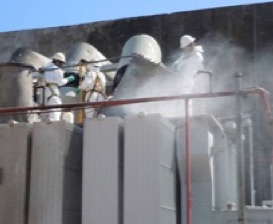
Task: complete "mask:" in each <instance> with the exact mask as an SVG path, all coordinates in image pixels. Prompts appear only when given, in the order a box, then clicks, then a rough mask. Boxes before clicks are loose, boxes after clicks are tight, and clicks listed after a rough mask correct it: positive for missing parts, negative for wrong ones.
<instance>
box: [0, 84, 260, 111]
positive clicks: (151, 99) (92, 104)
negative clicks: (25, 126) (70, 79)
mask: <svg viewBox="0 0 273 224" xmlns="http://www.w3.org/2000/svg"><path fill="white" fill-rule="evenodd" d="M262 91H263V90H262V89H258V88H254V89H247V90H242V91H241V92H242V94H251V93H259V94H261V93H262ZM235 94H236V93H235V92H234V91H227V92H218V93H202V94H182V95H176V96H162V97H148V98H135V99H123V100H115V101H104V102H84V103H72V104H59V105H46V106H33V107H5V108H0V114H1V113H13V112H28V111H38V110H50V109H57V108H60V109H62V108H66V109H73V108H83V107H94V108H101V107H113V106H119V105H126V104H135V103H146V102H158V101H171V100H179V99H180V100H181V99H184V100H185V99H197V98H213V97H223V96H234V95H235Z"/></svg>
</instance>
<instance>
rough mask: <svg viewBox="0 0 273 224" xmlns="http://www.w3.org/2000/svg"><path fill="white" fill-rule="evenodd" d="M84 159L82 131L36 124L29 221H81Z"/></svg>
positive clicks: (60, 124) (56, 124)
mask: <svg viewBox="0 0 273 224" xmlns="http://www.w3.org/2000/svg"><path fill="white" fill-rule="evenodd" d="M81 159H82V133H81V130H79V129H76V128H75V127H74V126H71V125H69V124H66V123H65V122H54V123H51V124H45V123H35V124H34V127H33V146H32V163H31V187H30V190H31V193H30V211H29V224H37V223H38V224H48V223H54V224H67V223H69V224H70V223H71V224H72V223H73V224H80V213H81V210H80V209H81ZM67 220H70V221H69V222H67ZM72 220H74V221H73V222H71V221H72Z"/></svg>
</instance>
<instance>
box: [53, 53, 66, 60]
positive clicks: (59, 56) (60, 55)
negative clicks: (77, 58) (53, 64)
mask: <svg viewBox="0 0 273 224" xmlns="http://www.w3.org/2000/svg"><path fill="white" fill-rule="evenodd" d="M52 59H54V60H57V61H61V62H64V63H65V62H66V59H65V55H64V54H63V53H62V52H57V53H55V54H54V55H53V57H52Z"/></svg>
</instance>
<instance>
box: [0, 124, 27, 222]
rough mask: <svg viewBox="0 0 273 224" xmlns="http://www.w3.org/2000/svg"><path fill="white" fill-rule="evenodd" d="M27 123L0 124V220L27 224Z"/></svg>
mask: <svg viewBox="0 0 273 224" xmlns="http://www.w3.org/2000/svg"><path fill="white" fill-rule="evenodd" d="M29 130H30V127H29V126H28V125H27V124H16V125H15V126H13V127H9V126H8V125H1V126H0V145H1V146H0V169H1V173H2V178H1V182H0V223H3V224H4V223H8V224H25V221H26V216H27V214H26V200H27V196H26V193H27V187H28V173H29V170H28V169H29V166H28V163H29V160H28V157H29V149H30V148H29V141H30V138H29Z"/></svg>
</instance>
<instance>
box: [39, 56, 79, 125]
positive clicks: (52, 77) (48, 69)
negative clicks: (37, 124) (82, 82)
mask: <svg viewBox="0 0 273 224" xmlns="http://www.w3.org/2000/svg"><path fill="white" fill-rule="evenodd" d="M65 62H66V58H65V55H64V54H63V53H61V52H57V53H55V54H54V55H53V57H52V61H51V62H50V63H48V64H47V65H46V66H45V67H44V68H42V69H41V72H42V73H43V78H44V82H45V87H46V89H45V99H46V104H47V105H59V104H62V100H61V98H60V92H59V86H63V85H65V84H67V83H68V82H72V81H74V80H75V77H74V76H69V77H67V78H64V71H63V70H62V67H63V65H64V64H65ZM51 111H52V112H50V113H49V114H48V120H49V121H59V120H61V116H62V112H61V110H60V109H52V110H51Z"/></svg>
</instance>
